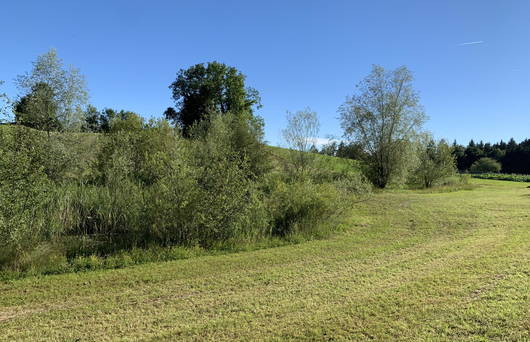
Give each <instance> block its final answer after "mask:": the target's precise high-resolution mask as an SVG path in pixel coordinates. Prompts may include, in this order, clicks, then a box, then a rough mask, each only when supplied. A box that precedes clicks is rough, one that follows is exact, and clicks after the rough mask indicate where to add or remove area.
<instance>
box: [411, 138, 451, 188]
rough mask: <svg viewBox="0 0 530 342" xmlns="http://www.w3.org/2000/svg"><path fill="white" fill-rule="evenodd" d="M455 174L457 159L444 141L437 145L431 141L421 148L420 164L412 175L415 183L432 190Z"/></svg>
mask: <svg viewBox="0 0 530 342" xmlns="http://www.w3.org/2000/svg"><path fill="white" fill-rule="evenodd" d="M455 173H456V166H455V157H454V155H453V154H452V150H451V148H450V147H449V145H447V143H446V142H445V141H444V140H441V141H439V142H438V143H435V142H434V140H432V139H429V140H428V141H427V142H426V143H424V144H422V145H421V146H420V151H419V164H418V167H417V168H416V170H415V172H414V173H413V175H412V181H413V182H414V183H416V184H420V185H421V186H422V187H424V188H430V187H432V186H433V185H435V184H436V183H437V182H440V181H442V180H443V179H445V178H447V177H449V176H451V175H453V174H455Z"/></svg>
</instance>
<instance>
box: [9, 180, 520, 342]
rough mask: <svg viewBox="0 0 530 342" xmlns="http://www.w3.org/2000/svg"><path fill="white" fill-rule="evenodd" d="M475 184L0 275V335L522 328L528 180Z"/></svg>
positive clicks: (457, 336)
mask: <svg viewBox="0 0 530 342" xmlns="http://www.w3.org/2000/svg"><path fill="white" fill-rule="evenodd" d="M473 182H474V183H476V184H478V185H479V187H478V188H477V189H475V190H473V191H459V192H450V193H425V192H420V191H418V192H413V191H395V192H390V191H389V192H383V193H378V194H376V195H374V196H373V197H372V198H371V199H370V200H368V201H366V202H363V203H360V204H359V206H357V207H355V208H352V210H351V213H350V219H349V224H348V228H347V229H346V230H345V231H344V232H343V233H340V234H337V235H336V236H335V237H334V238H332V239H329V240H318V241H312V242H308V243H303V244H300V245H292V246H286V247H280V248H273V249H266V250H258V251H252V252H245V253H236V254H229V255H221V256H207V257H199V258H194V259H188V260H180V261H174V262H167V263H156V264H145V265H141V266H137V267H132V268H126V269H120V270H108V271H96V272H90V273H79V274H65V275H58V276H48V277H42V278H26V279H21V280H15V281H10V282H5V283H0V291H1V293H2V295H1V296H0V340H5V341H13V340H39V341H46V340H50V341H53V340H79V341H96V340H97V341H101V340H131V341H132V340H135V341H136V340H168V341H174V340H215V341H219V340H226V341H232V340H234V339H237V340H295V339H308V340H322V341H324V340H326V341H328V340H346V339H348V340H373V339H375V340H403V341H411V340H418V341H425V340H474V341H482V340H484V341H485V340H502V341H510V340H512V341H524V340H529V339H530V297H529V293H530V263H529V262H528V260H530V229H529V228H528V227H529V226H528V222H529V217H530V190H529V189H526V187H525V186H524V185H522V184H520V183H513V182H501V181H486V180H474V181H473Z"/></svg>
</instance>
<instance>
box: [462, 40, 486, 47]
mask: <svg viewBox="0 0 530 342" xmlns="http://www.w3.org/2000/svg"><path fill="white" fill-rule="evenodd" d="M482 43H484V41H483V40H477V41H475V42H465V43H461V44H458V46H466V45H477V44H482Z"/></svg>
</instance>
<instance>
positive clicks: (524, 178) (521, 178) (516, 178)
mask: <svg viewBox="0 0 530 342" xmlns="http://www.w3.org/2000/svg"><path fill="white" fill-rule="evenodd" d="M472 177H473V178H481V179H496V180H505V181H511V182H530V175H518V174H513V173H512V174H507V173H477V174H473V175H472Z"/></svg>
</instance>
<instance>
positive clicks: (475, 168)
mask: <svg viewBox="0 0 530 342" xmlns="http://www.w3.org/2000/svg"><path fill="white" fill-rule="evenodd" d="M469 171H470V172H471V173H487V172H493V173H498V172H500V171H501V164H500V163H499V162H498V161H496V160H495V159H492V158H480V159H479V160H477V161H476V162H474V163H473V165H471V167H470V168H469Z"/></svg>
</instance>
